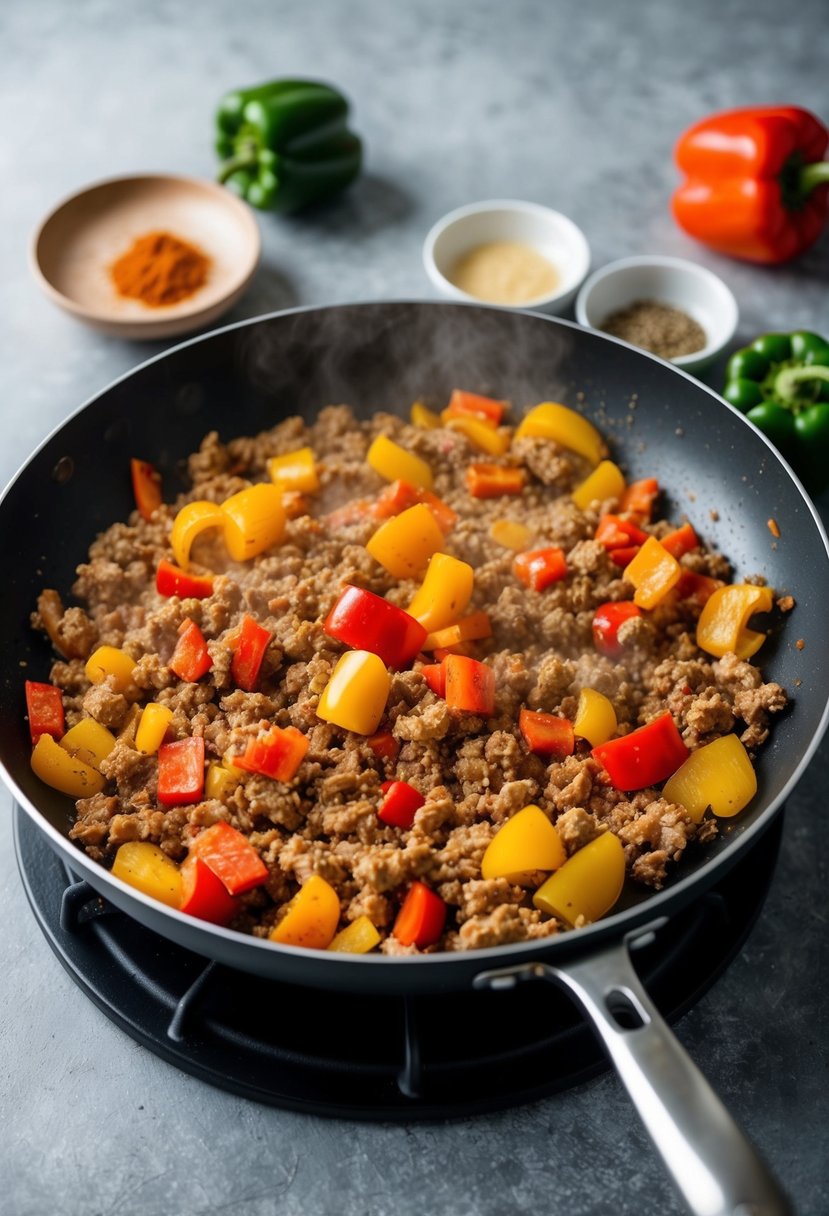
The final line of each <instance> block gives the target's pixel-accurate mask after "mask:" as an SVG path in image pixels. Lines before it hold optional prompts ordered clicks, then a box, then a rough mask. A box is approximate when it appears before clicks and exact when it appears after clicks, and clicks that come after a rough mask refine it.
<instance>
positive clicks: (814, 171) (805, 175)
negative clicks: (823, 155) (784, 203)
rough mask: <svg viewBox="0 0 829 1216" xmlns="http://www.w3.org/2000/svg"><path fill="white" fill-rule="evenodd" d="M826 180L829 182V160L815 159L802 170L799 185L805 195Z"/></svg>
mask: <svg viewBox="0 0 829 1216" xmlns="http://www.w3.org/2000/svg"><path fill="white" fill-rule="evenodd" d="M825 182H829V160H819V161H815V162H814V163H813V164H811V165H804V166H803V168H802V169H801V170H800V175H799V177H798V187H799V189H800V193H801V194H802V195H803V196H804V197H805V196H806V195H807V194H811V192H812V191H813V190H814V189H816V187H818V186H822V185H823V184H824V183H825Z"/></svg>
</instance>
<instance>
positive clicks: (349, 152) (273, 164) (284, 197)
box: [216, 80, 362, 211]
mask: <svg viewBox="0 0 829 1216" xmlns="http://www.w3.org/2000/svg"><path fill="white" fill-rule="evenodd" d="M347 119H348V102H347V101H346V99H345V98H344V97H343V95H342V93H339V92H338V91H337V90H336V89H333V88H331V87H330V85H326V84H318V83H315V82H314V81H310V80H273V81H271V82H270V83H269V84H263V85H259V86H258V87H256V88H251V89H240V90H236V91H235V92H232V93H226V94H225V96H224V97H223V98H222V100H221V102H220V103H219V109H218V112H217V114H216V133H217V134H216V152H217V153H218V155H219V156H220V157H221V158H222V162H223V163H222V165H221V167H220V169H219V181H220V182H224V183H225V185H226V186H228V187H229V188H230V189H231V190H233V191H234V192H235V193H236V194H238V195H240V196H241V197H242V198H244V199H246V200H247V202H249V203H250V204H251V205H252V206H253V207H258V208H260V209H262V210H264V211H298V210H300V209H301V208H302V207H307V206H308V205H309V204H310V203H315V202H318V201H320V200H321V199H325V198H329V197H330V196H331V195H333V194H337V193H338V192H339V191H340V190H343V189H344V188H345V187H346V186H347V185H349V183H350V182H352V181H353V180H354V178H355V177H356V176H357V174H358V173H359V172H360V165H361V162H362V143H361V141H360V138H359V136H357V135H355V134H354V133H353V131H350V130H349V129H348V126H347Z"/></svg>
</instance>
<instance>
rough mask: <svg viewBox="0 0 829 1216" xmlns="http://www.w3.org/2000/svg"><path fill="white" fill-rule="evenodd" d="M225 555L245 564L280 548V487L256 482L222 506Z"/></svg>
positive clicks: (282, 520)
mask: <svg viewBox="0 0 829 1216" xmlns="http://www.w3.org/2000/svg"><path fill="white" fill-rule="evenodd" d="M221 511H222V516H223V519H224V538H225V545H226V546H227V551H228V553H229V554H230V556H231V557H232V558H233V560H234V561H235V562H244V561H247V560H248V559H249V558H251V557H256V556H257V555H258V554H260V553H264V551H265V550H266V549H270V547H271V545H276V544H279V542H280V541H281V540H282V537H283V536H284V534H285V508H284V507H283V505H282V491H281V490H280V488H279V486H277V485H272V484H270V485H269V484H268V483H267V482H259V483H257V484H256V485H253V486H248V488H247V489H246V490H240V491H239V493H238V494H233V495H231V497H230V498H228V499H227V500H226V501H225V502H223V503H222V506H221Z"/></svg>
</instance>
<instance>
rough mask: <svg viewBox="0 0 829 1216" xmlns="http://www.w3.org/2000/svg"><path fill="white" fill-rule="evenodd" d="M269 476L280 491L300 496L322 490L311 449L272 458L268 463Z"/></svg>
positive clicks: (301, 449)
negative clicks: (292, 492) (293, 491)
mask: <svg viewBox="0 0 829 1216" xmlns="http://www.w3.org/2000/svg"><path fill="white" fill-rule="evenodd" d="M268 474H269V476H270V479H271V481H272V482H273V483H274V485H277V486H279V488H280V490H283V491H285V490H295V491H297V492H298V493H300V494H313V493H314V491H315V490H318V489H319V488H320V479H319V477H318V476H317V465H316V461H315V460H314V453H313V451H312V450H311V448H307V447H306V448H297V449H296V451H295V452H286V453H285V455H284V456H272V457H271V459H270V460H269V461H268Z"/></svg>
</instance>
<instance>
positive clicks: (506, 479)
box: [466, 464, 527, 498]
mask: <svg viewBox="0 0 829 1216" xmlns="http://www.w3.org/2000/svg"><path fill="white" fill-rule="evenodd" d="M526 481H527V475H526V473H525V472H524V470H523V469H522V468H519V467H518V466H517V465H516V466H513V465H503V464H470V465H469V466H468V467H467V470H466V488H467V490H468V491H469V493H470V494H471V495H472V497H473V498H500V496H501V495H502V494H520V493H521V491H522V490H523V489H524V485H525V484H526Z"/></svg>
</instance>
